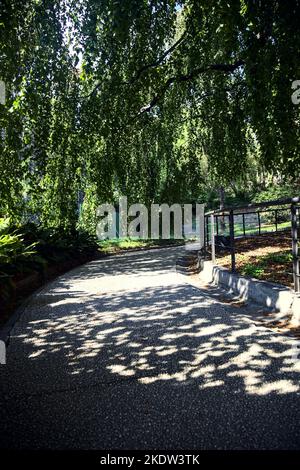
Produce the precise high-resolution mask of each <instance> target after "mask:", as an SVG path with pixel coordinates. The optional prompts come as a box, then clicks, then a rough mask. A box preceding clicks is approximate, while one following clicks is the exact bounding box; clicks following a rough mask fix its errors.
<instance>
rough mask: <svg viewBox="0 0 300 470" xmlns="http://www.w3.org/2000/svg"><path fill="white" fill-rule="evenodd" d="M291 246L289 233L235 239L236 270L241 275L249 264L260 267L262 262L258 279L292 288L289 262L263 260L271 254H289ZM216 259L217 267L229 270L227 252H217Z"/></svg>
mask: <svg viewBox="0 0 300 470" xmlns="http://www.w3.org/2000/svg"><path fill="white" fill-rule="evenodd" d="M291 246H292V241H291V234H290V232H289V231H285V232H279V233H271V234H269V233H268V234H264V235H261V236H255V237H248V238H241V239H237V240H236V241H235V248H236V270H237V272H240V273H241V272H243V270H244V268H245V266H246V265H249V264H251V265H253V266H257V267H260V266H261V264H262V260H263V270H262V272H260V273H259V276H257V277H258V278H259V279H262V280H266V281H271V282H276V283H279V284H283V285H285V286H288V287H292V286H293V276H292V272H293V266H292V262H291V261H285V262H278V261H276V262H274V261H273V260H272V259H267V260H264V257H265V256H267V255H270V254H273V253H291ZM216 257H217V264H218V265H220V266H224V267H225V268H228V269H230V267H231V257H230V254H229V253H228V251H226V252H225V251H222V252H219V253H217V255H216Z"/></svg>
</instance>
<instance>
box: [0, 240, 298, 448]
mask: <svg viewBox="0 0 300 470" xmlns="http://www.w3.org/2000/svg"><path fill="white" fill-rule="evenodd" d="M181 250H182V248H181ZM177 255H178V248H176V249H174V248H172V249H168V250H166V249H164V250H153V251H149V252H142V253H141V252H140V253H133V254H127V255H121V256H117V257H111V258H107V259H103V260H97V261H93V262H91V263H89V264H87V265H85V266H83V267H80V268H78V269H75V270H73V271H72V272H70V273H68V274H66V275H64V276H62V277H60V278H58V279H57V280H56V281H54V282H53V283H52V284H50V285H48V286H47V287H46V288H45V289H44V290H42V291H41V292H40V293H39V294H38V295H35V296H34V297H33V299H32V301H31V303H30V305H28V307H27V308H26V310H25V311H24V313H23V315H22V316H21V318H20V319H19V321H18V322H17V323H16V324H15V327H14V328H13V330H12V333H11V339H10V345H9V348H8V351H7V356H8V364H7V365H6V366H0V379H1V382H0V383H1V399H0V422H1V431H0V432H1V439H0V442H1V444H0V446H1V447H22V448H32V447H33V448H35V447H42V448H45V447H46V448H49V447H50V448H90V449H92V448H95V449H109V448H113V449H117V448H120V449H122V448H124V449H126V448H130V449H136V448H148V449H149V448H151V449H169V448H172V449H187V448H188V449H192V448H196V449H254V448H256V449H263V448H268V449H275V448H276V449H278V448H288V449H295V448H299V447H300V425H299V423H300V406H299V405H300V395H299V392H300V385H299V375H300V367H299V361H297V360H295V357H293V355H295V347H293V345H294V343H295V340H294V339H292V338H288V337H285V336H283V335H279V334H277V333H276V332H275V331H274V330H270V329H267V328H265V327H264V326H263V325H262V324H261V323H260V321H259V318H260V317H259V315H258V313H257V309H256V308H254V307H245V306H244V307H238V306H234V305H232V304H230V303H226V302H225V301H224V300H225V299H224V298H223V300H222V297H220V296H219V294H218V292H217V291H209V290H205V289H201V288H199V287H197V286H195V285H191V284H190V283H189V282H190V279H189V278H186V277H184V276H183V275H181V274H178V273H176V271H175V258H176V256H177Z"/></svg>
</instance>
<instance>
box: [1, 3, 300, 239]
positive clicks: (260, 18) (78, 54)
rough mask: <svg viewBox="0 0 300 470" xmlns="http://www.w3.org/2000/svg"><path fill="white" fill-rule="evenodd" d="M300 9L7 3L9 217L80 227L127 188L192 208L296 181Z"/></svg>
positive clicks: (4, 167)
mask: <svg viewBox="0 0 300 470" xmlns="http://www.w3.org/2000/svg"><path fill="white" fill-rule="evenodd" d="M299 7H300V2H299V0H291V1H289V2H283V1H280V0H264V1H262V0H232V1H230V2H228V1H224V0H214V1H207V0H203V1H202V0H178V1H176V0H78V1H75V0H1V1H0V79H1V80H3V81H4V82H5V84H6V104H5V106H3V105H0V129H2V133H1V139H0V152H1V154H0V159H1V162H0V164H1V172H0V200H1V211H2V213H4V214H9V215H10V216H11V217H12V218H13V219H14V220H16V221H18V220H22V219H25V220H26V219H28V217H30V218H31V220H33V214H34V217H35V218H38V220H39V221H40V222H41V223H42V225H43V226H44V227H59V228H61V229H62V230H71V229H73V228H74V227H75V226H76V224H78V223H79V225H81V226H84V227H86V226H88V225H89V224H92V226H93V223H92V222H91V221H92V220H93V217H94V216H95V211H94V209H95V207H96V206H97V204H98V202H101V201H105V202H110V201H115V200H116V199H117V197H118V196H119V195H120V194H125V195H127V196H128V197H129V198H130V199H131V200H134V201H135V202H137V201H140V202H145V203H146V204H150V203H151V202H152V201H156V202H157V201H158V202H172V201H177V202H188V201H194V200H200V199H201V200H208V199H209V198H210V197H211V194H212V193H214V191H215V190H216V188H219V187H226V188H231V190H232V191H233V192H234V193H239V192H243V191H244V192H245V188H249V190H251V191H253V190H255V186H256V185H257V184H264V183H265V176H264V175H268V176H267V177H268V178H270V175H274V176H278V175H281V178H283V179H288V180H289V181H290V180H291V179H297V178H298V177H299V175H298V170H297V168H298V167H299V158H300V157H299V156H300V152H299V150H300V149H299V142H300V141H299V130H300V124H299V114H298V113H299V108H298V107H297V106H295V105H293V104H292V102H291V94H292V90H291V84H292V82H293V81H294V80H296V79H297V78H299V72H300V70H299V60H298V54H299V50H300V44H299V43H300V35H299V33H298V19H299V14H300V8H299ZM83 196H84V197H83ZM82 202H83V204H81V203H82ZM79 207H80V208H81V209H80V210H79ZM91 230H92V228H91Z"/></svg>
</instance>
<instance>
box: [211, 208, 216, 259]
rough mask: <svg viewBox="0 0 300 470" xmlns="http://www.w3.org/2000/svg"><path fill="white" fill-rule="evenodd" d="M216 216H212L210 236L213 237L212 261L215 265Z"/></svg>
mask: <svg viewBox="0 0 300 470" xmlns="http://www.w3.org/2000/svg"><path fill="white" fill-rule="evenodd" d="M214 219H215V218H214V214H211V216H210V236H211V261H212V263H213V264H215V262H216V249H215V220H214Z"/></svg>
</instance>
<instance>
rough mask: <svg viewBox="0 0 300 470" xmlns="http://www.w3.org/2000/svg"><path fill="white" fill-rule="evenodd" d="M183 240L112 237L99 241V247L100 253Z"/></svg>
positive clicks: (174, 243)
mask: <svg viewBox="0 0 300 470" xmlns="http://www.w3.org/2000/svg"><path fill="white" fill-rule="evenodd" d="M183 243H184V240H174V239H170V240H161V239H160V240H151V239H150V240H142V239H139V238H137V239H133V238H114V239H110V240H102V241H99V242H98V244H99V249H100V251H101V252H102V253H115V252H118V251H123V250H124V251H125V250H134V249H142V248H151V247H156V246H166V245H181V244H183Z"/></svg>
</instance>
